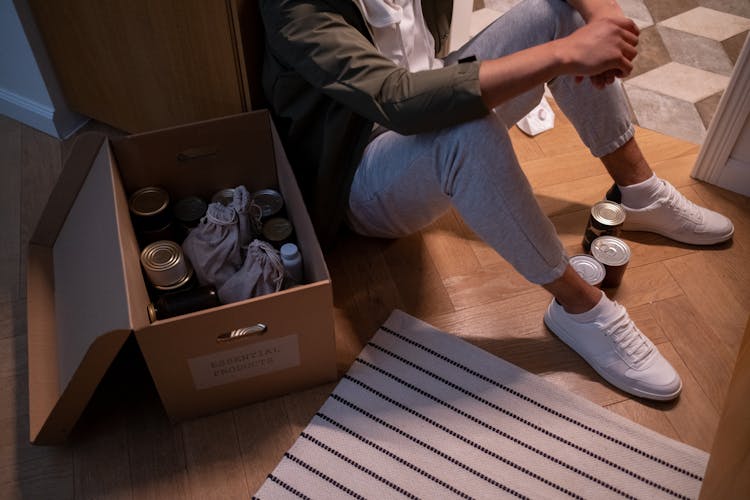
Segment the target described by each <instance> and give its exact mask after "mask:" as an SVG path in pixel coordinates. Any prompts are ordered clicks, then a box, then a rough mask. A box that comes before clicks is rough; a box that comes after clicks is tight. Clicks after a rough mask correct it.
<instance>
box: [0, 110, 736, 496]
mask: <svg viewBox="0 0 750 500" xmlns="http://www.w3.org/2000/svg"><path fill="white" fill-rule="evenodd" d="M89 128H97V126H96V125H93V126H89ZM512 135H513V140H514V143H515V144H516V146H517V152H518V155H519V157H520V160H521V162H522V165H523V167H524V170H525V171H526V172H527V174H528V177H529V179H530V181H531V183H532V185H533V186H534V189H535V192H536V193H537V196H538V199H539V202H540V203H541V205H542V207H543V208H544V210H545V212H546V213H547V214H548V215H549V216H550V217H551V218H552V220H553V221H554V223H555V225H556V227H557V230H558V232H559V234H560V237H561V238H562V240H563V242H564V244H565V245H566V247H567V249H568V251H569V252H570V253H571V254H572V253H579V252H580V246H579V245H580V240H581V237H582V232H583V229H584V227H585V224H586V221H587V213H588V212H587V210H588V207H589V206H590V205H591V204H592V203H594V202H596V201H598V200H599V199H600V198H601V197H602V195H603V193H604V192H605V191H606V189H607V188H608V187H609V184H610V180H609V178H608V177H607V176H606V175H605V172H604V170H603V169H602V167H601V166H600V165H599V163H598V162H597V161H596V160H594V159H592V158H590V157H589V155H588V153H587V152H586V150H585V149H584V147H583V146H582V144H581V143H580V141H579V140H578V138H577V136H576V135H575V133H574V131H573V129H572V127H571V125H570V124H569V123H568V122H566V121H565V120H564V119H563V118H562V116H561V115H560V114H559V113H558V120H557V124H556V127H555V128H554V129H553V130H552V131H550V132H547V133H545V134H542V135H541V136H538V137H537V138H534V139H530V138H527V137H524V136H523V135H522V134H521V133H520V132H518V131H517V130H515V129H514V130H513V133H512ZM637 137H638V139H639V141H640V144H641V146H642V148H643V150H644V152H645V154H646V157H647V159H648V160H649V161H650V162H651V164H652V166H653V167H654V169H655V170H656V171H657V172H658V173H659V175H661V176H662V177H664V178H666V179H668V180H669V181H671V182H672V183H673V184H675V185H676V186H678V187H680V188H681V190H682V192H683V193H685V194H686V195H687V196H688V197H689V198H691V199H692V200H694V201H697V202H700V203H702V204H704V205H706V206H708V207H710V208H713V209H716V210H719V211H721V212H723V213H725V214H727V215H729V216H730V217H731V218H732V219H733V220H734V223H735V226H736V235H735V238H734V241H733V242H731V243H729V244H725V245H721V246H718V247H715V248H708V249H699V248H694V247H689V246H686V245H680V244H675V243H672V242H670V241H668V240H666V239H664V238H661V237H657V236H654V235H647V234H636V233H631V234H626V238H627V240H628V241H629V242H630V243H631V246H632V248H633V258H632V262H631V265H630V267H629V268H628V271H627V273H626V274H625V279H624V282H623V284H622V286H621V287H620V288H619V289H618V290H616V291H615V292H612V293H611V295H612V297H613V298H615V299H616V300H618V301H620V302H621V303H623V304H624V305H626V306H627V307H628V309H629V311H630V313H631V315H632V316H633V317H634V319H635V320H636V322H637V323H638V324H639V326H640V327H641V329H642V330H643V331H644V333H646V334H647V335H648V336H649V337H650V338H651V339H652V340H653V341H654V342H655V343H657V344H658V346H659V348H660V350H661V352H662V353H663V354H664V355H665V356H666V357H667V358H668V359H669V360H670V362H671V363H672V364H673V365H674V366H675V367H676V369H677V370H678V371H679V372H680V374H681V376H682V378H683V381H684V390H683V393H682V396H681V397H680V398H679V400H678V401H677V402H676V403H663V404H656V403H647V402H645V401H641V400H637V399H632V398H630V397H628V396H626V395H625V394H623V393H621V392H619V391H618V390H615V389H613V388H612V387H610V386H609V385H607V384H606V383H604V382H603V381H602V380H601V379H600V378H599V377H598V376H597V375H596V374H595V373H594V372H593V370H591V369H590V368H589V367H588V366H587V365H586V364H585V363H584V362H583V361H582V360H581V359H580V358H579V357H578V356H577V355H576V354H574V353H573V352H572V351H571V350H569V349H568V348H567V347H566V346H564V345H563V344H562V343H561V342H559V341H558V340H557V339H556V338H555V337H553V336H552V335H551V334H550V333H549V332H548V331H547V330H546V329H545V327H544V325H543V324H542V314H543V311H544V309H545V307H546V306H547V304H548V303H549V300H550V296H549V295H548V294H547V293H546V292H545V291H543V290H542V289H540V288H539V287H535V286H532V285H530V284H528V283H526V282H524V280H523V279H522V278H521V277H520V276H519V275H517V274H516V273H515V272H514V271H513V270H512V268H510V266H509V265H508V264H507V263H505V262H504V261H503V260H502V259H501V258H499V257H498V256H497V255H496V254H495V253H494V252H493V251H492V250H490V249H489V248H488V247H487V246H486V245H484V244H483V243H482V242H481V241H478V240H477V238H476V237H475V236H474V235H473V234H472V233H471V232H470V231H469V230H468V229H467V228H466V226H465V225H464V224H463V223H462V222H461V221H460V219H459V217H458V216H457V215H455V214H453V213H450V214H447V215H446V216H445V217H443V218H442V219H441V220H439V221H438V222H437V223H435V224H434V225H433V226H432V227H430V228H429V229H427V230H425V231H423V232H421V233H419V234H416V235H414V236H412V237H409V238H405V239H402V240H398V241H379V240H371V239H365V238H360V237H355V236H352V235H347V236H345V237H344V238H343V239H342V241H341V243H340V244H339V245H338V246H337V248H335V249H334V250H333V251H331V252H330V254H329V255H328V256H327V260H328V263H329V267H330V270H331V275H332V278H333V283H334V286H333V289H334V295H335V296H334V301H335V305H336V310H335V315H336V334H337V342H338V360H339V368H340V370H341V371H342V372H343V371H345V370H346V368H347V366H348V364H349V363H350V362H351V361H352V360H353V358H354V357H355V356H356V354H357V353H358V352H359V350H360V349H361V348H362V346H363V345H364V343H365V342H367V339H368V337H369V336H370V335H371V334H372V333H374V331H375V329H376V328H377V326H378V325H379V324H380V323H381V322H382V321H383V320H384V319H385V318H386V317H387V315H388V314H389V313H390V311H391V310H392V309H394V308H400V309H402V310H404V311H406V312H408V313H410V314H412V315H414V316H416V317H418V318H421V319H423V320H425V321H428V322H430V323H432V324H433V325H435V326H436V327H438V328H440V329H443V330H446V331H449V332H452V333H455V334H457V335H460V336H461V337H463V338H465V339H466V340H467V341H469V342H472V343H474V344H476V345H478V346H481V347H482V348H484V349H486V350H488V351H490V352H492V353H494V354H496V355H498V356H501V357H503V358H505V359H506V360H508V361H510V362H512V363H515V364H517V365H519V366H521V367H523V368H525V369H527V370H529V371H531V372H533V373H536V374H539V375H541V376H542V377H544V378H546V379H547V380H550V381H552V382H553V383H555V384H558V385H559V386H560V387H561V388H564V389H568V390H571V391H573V392H575V393H577V394H579V395H582V396H583V397H586V398H588V399H590V400H592V401H594V402H596V403H598V404H600V405H602V406H606V407H607V408H609V409H610V410H612V411H613V412H616V413H619V414H621V415H624V416H626V417H628V418H630V419H632V420H634V421H636V422H638V423H640V424H642V425H644V426H647V427H650V428H652V429H654V430H656V431H658V432H660V433H662V434H665V435H667V436H670V437H672V438H675V439H678V440H681V441H684V442H686V443H688V444H691V445H693V446H696V447H698V448H701V449H703V450H709V449H710V447H711V444H712V440H713V436H714V433H715V431H716V428H717V422H718V419H719V414H720V411H721V408H722V405H723V400H724V396H725V392H726V390H727V387H728V383H729V380H730V376H731V373H732V368H733V365H734V360H735V356H736V352H737V349H738V347H739V342H740V340H741V335H742V332H743V331H744V327H745V325H746V323H747V321H748V312H749V311H750V286H749V285H750V266H748V264H747V262H748V259H750V217H749V215H750V201H749V200H748V199H747V198H745V197H742V196H739V195H735V194H733V193H730V192H728V191H724V190H721V189H718V188H715V187H713V186H710V185H706V184H703V183H699V182H697V181H695V180H694V179H691V178H690V177H689V172H690V170H691V168H692V165H693V163H694V161H695V159H696V155H697V153H698V147H697V146H695V145H691V144H688V143H685V142H682V141H679V140H675V139H672V138H669V137H666V136H663V135H660V134H657V133H654V132H649V131H646V130H639V131H638V135H637ZM69 147H70V144H69V142H60V141H57V140H54V139H51V138H49V137H48V136H46V135H44V134H42V133H39V132H36V131H34V130H32V129H30V128H28V127H25V126H23V125H20V124H18V123H16V122H14V121H12V120H9V119H7V118H4V117H2V116H0V155H2V156H0V175H2V182H1V184H0V223H1V225H0V227H2V231H3V236H2V237H1V238H0V284H1V286H2V288H1V289H0V492H2V493H0V497H3V498H34V499H36V498H43V499H56V498H138V499H144V498H154V499H163V498H196V499H198V498H200V499H205V498H222V499H226V498H248V496H249V495H250V494H252V493H253V492H255V491H256V489H257V488H258V486H259V485H260V484H261V483H262V481H263V480H264V478H265V476H266V475H267V474H268V473H269V472H270V471H271V470H272V469H273V468H274V466H275V464H276V463H277V461H278V460H279V458H280V457H281V455H282V454H283V452H284V451H285V450H286V449H287V448H288V447H289V446H290V445H291V444H292V443H293V441H294V440H295V438H296V436H297V434H298V433H299V432H300V430H301V429H302V428H303V427H304V426H305V425H306V423H307V422H308V420H309V419H310V417H311V416H312V415H313V413H314V412H315V411H316V410H317V408H318V407H319V406H320V405H321V404H322V402H323V401H324V399H325V398H326V397H327V395H328V393H329V392H330V390H331V389H332V388H333V385H332V384H331V385H327V386H324V387H320V388H317V389H314V390H310V391H307V392H305V393H301V394H294V395H289V396H285V397H281V398H278V399H274V400H271V401H267V402H263V403H259V404H255V405H252V406H247V407H244V408H240V409H237V410H234V411H228V412H224V413H222V414H218V415H214V416H210V417H206V418H201V419H198V420H194V421H190V422H185V423H182V424H178V425H171V424H170V423H169V422H168V420H167V418H166V417H165V415H164V413H163V411H162V409H161V406H160V403H159V398H158V396H157V394H156V392H155V390H154V387H153V385H152V384H151V382H150V379H149V377H148V373H147V371H146V369H145V367H144V364H143V362H142V359H141V358H140V354H139V352H138V350H137V347H136V346H135V345H133V344H128V345H127V346H126V349H125V351H124V352H123V354H122V355H121V356H120V357H119V358H118V360H117V361H116V363H115V365H114V366H113V368H112V369H111V370H110V372H109V374H108V376H107V378H106V379H105V380H104V381H103V382H102V384H101V386H100V389H99V391H98V392H97V393H96V394H95V396H94V398H93V400H92V402H91V404H90V405H89V407H88V408H87V410H86V412H85V413H84V415H83V417H82V419H81V420H80V422H79V425H78V426H77V428H76V429H75V431H74V433H73V436H72V437H71V440H70V443H69V444H68V445H67V446H64V447H54V448H50V447H37V446H32V445H30V444H29V443H28V422H27V415H28V381H27V362H26V319H25V314H26V310H25V309H26V307H25V306H26V302H25V283H24V273H23V269H24V247H25V243H26V241H27V240H28V238H29V234H30V232H31V230H32V228H33V226H34V223H35V221H36V219H37V217H38V216H39V214H40V211H41V209H42V206H43V204H44V202H45V200H46V198H47V196H48V194H49V192H50V189H51V187H52V185H53V183H54V182H55V178H56V176H57V175H58V173H59V172H60V169H61V163H62V158H63V156H64V154H65V153H66V151H67V150H68V148H69Z"/></svg>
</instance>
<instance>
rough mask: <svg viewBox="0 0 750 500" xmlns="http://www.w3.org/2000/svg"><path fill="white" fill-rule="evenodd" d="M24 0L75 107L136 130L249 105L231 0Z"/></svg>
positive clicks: (240, 109)
mask: <svg viewBox="0 0 750 500" xmlns="http://www.w3.org/2000/svg"><path fill="white" fill-rule="evenodd" d="M29 3H30V4H31V7H32V10H33V12H34V14H35V17H36V21H37V24H38V25H39V29H40V31H41V33H42V36H43V38H44V40H45V43H46V46H47V50H48V52H49V54H50V57H51V59H52V61H53V64H54V66H55V70H56V73H57V76H58V78H59V80H60V83H61V85H62V88H63V92H64V93H65V96H66V98H67V100H68V104H69V105H70V107H71V108H72V109H74V110H75V111H78V112H79V113H82V114H84V115H87V116H90V117H92V118H94V119H97V120H99V121H102V122H104V123H108V124H110V125H112V126H114V127H117V128H120V129H122V130H124V131H127V132H142V131H146V130H153V129H157V128H162V127H168V126H172V125H177V124H180V123H187V122H192V121H197V120H203V119H208V118H213V117H217V116H223V115H228V114H233V113H239V112H242V111H246V110H247V109H249V107H250V106H249V89H248V85H247V82H246V79H245V75H244V61H241V57H242V47H241V43H240V42H239V41H238V39H237V36H236V35H237V31H238V30H237V16H236V12H235V10H233V8H234V7H233V4H232V5H230V3H229V0H227V1H211V0H158V1H149V0H100V1H97V2H92V1H89V0H66V1H64V2H57V1H55V2H50V1H48V0H29Z"/></svg>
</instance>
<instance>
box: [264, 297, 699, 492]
mask: <svg viewBox="0 0 750 500" xmlns="http://www.w3.org/2000/svg"><path fill="white" fill-rule="evenodd" d="M500 335H501V333H500V332H498V336H500ZM707 460H708V454H707V453H705V452H703V451H701V450H698V449H695V448H693V447H690V446H688V445H686V444H683V443H680V442H677V441H674V440H672V439H669V438H667V437H665V436H661V435H659V434H657V433H656V432H654V431H651V430H650V429H647V428H645V427H642V426H639V425H637V424H635V423H633V422H631V421H629V420H626V419H625V418H623V417H620V416H619V415H616V414H614V413H612V412H610V411H608V410H606V409H604V408H602V407H600V406H599V405H596V404H594V403H592V402H591V401H587V400H585V399H583V398H581V397H580V396H577V395H575V394H573V393H571V392H569V391H567V390H565V389H563V388H562V387H560V386H558V385H555V384H553V383H552V382H549V381H547V380H544V379H543V378H541V377H538V376H536V375H534V374H532V373H529V372H527V371H525V370H522V369H520V368H518V367H517V366H514V365H512V364H510V363H508V362H506V361H504V360H502V359H500V358H497V357H496V356H493V355H492V354H490V353H488V352H487V351H484V350H482V349H480V348H478V347H476V346H474V345H471V344H470V343H468V342H465V341H464V340H462V339H460V338H458V337H456V336H454V335H449V334H446V333H444V332H441V331H439V330H436V329H435V328H433V327H432V326H430V325H428V324H427V323H424V322H421V321H419V320H418V319H416V318H413V317H411V316H409V315H408V314H406V313H404V312H401V311H394V312H393V313H392V314H391V317H390V318H389V319H388V321H386V323H385V325H383V326H382V327H381V328H380V330H379V331H378V332H377V333H376V334H375V335H374V336H373V338H372V339H371V341H370V342H369V343H368V344H367V346H365V348H364V349H363V351H362V352H361V353H360V355H359V356H358V357H357V359H356V360H355V362H354V363H353V364H352V366H351V368H350V369H349V371H348V372H347V373H346V375H344V377H343V378H342V380H341V381H340V382H339V384H338V385H337V386H336V388H335V389H334V390H333V393H332V394H331V395H330V397H329V398H328V399H327V400H326V402H325V403H324V405H323V406H322V407H321V408H320V410H319V411H318V412H317V413H316V415H315V416H314V417H313V418H312V420H311V421H310V423H309V424H308V425H307V427H306V428H305V429H304V430H303V431H302V433H301V434H300V436H299V439H297V441H296V442H295V444H294V445H293V446H292V447H291V448H290V449H289V450H288V451H287V452H286V453H285V454H284V456H283V457H282V458H281V461H280V463H279V464H278V466H277V467H276V468H275V469H274V470H273V471H272V472H271V474H269V475H268V479H267V480H266V481H265V483H264V484H263V485H262V486H261V488H260V490H258V492H257V493H256V494H255V495H254V498H258V499H266V498H273V499H285V498H290V499H298V498H305V497H307V498H325V499H338V498H352V497H354V498H364V497H367V498H404V497H406V498H458V497H462V498H508V497H512V496H516V497H519V498H523V497H526V498H562V497H573V498H582V497H586V498H597V499H598V498H620V497H626V498H649V499H658V498H670V499H674V498H697V497H698V494H699V491H700V487H701V482H702V478H703V475H704V473H705V469H706V462H707Z"/></svg>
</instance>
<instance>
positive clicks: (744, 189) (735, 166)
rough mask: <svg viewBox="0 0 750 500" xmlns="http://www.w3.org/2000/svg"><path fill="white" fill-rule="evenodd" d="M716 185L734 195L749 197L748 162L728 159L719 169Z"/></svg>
mask: <svg viewBox="0 0 750 500" xmlns="http://www.w3.org/2000/svg"><path fill="white" fill-rule="evenodd" d="M716 185H717V186H719V187H722V188H724V189H728V190H730V191H734V192H735V193H739V194H742V195H745V196H750V162H745V161H740V160H736V159H734V158H730V159H729V161H727V163H726V165H725V166H724V168H722V169H721V173H720V174H719V178H718V179H717V181H716Z"/></svg>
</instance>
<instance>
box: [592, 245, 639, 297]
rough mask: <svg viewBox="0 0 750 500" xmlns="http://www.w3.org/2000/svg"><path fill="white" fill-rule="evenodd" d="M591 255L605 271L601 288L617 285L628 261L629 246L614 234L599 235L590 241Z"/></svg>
mask: <svg viewBox="0 0 750 500" xmlns="http://www.w3.org/2000/svg"><path fill="white" fill-rule="evenodd" d="M591 255H592V256H593V257H594V258H595V259H596V260H598V261H599V262H601V263H602V265H603V266H604V269H605V271H606V275H605V277H604V281H602V288H611V287H616V286H619V285H620V283H621V282H622V277H623V275H624V274H625V268H626V267H627V266H628V263H629V262H630V255H631V251H630V247H629V246H628V244H627V243H625V242H624V241H623V240H621V239H620V238H617V237H615V236H600V237H598V238H596V239H595V240H594V241H593V242H592V243H591Z"/></svg>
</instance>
